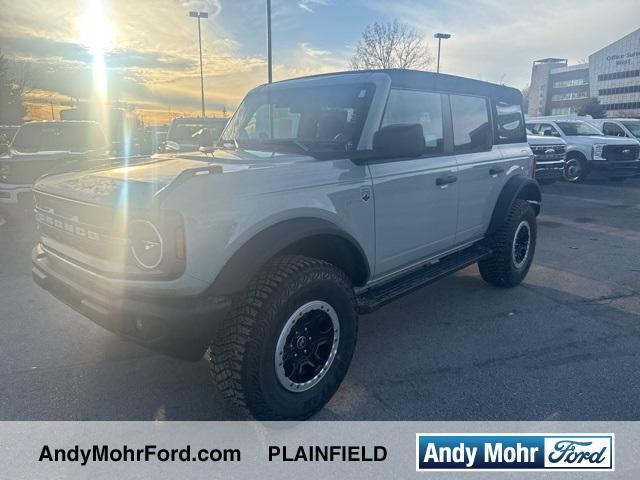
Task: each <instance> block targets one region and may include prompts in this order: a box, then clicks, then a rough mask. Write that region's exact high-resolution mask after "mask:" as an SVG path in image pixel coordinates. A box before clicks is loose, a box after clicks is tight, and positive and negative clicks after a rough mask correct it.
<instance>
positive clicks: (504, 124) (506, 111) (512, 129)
mask: <svg viewBox="0 0 640 480" xmlns="http://www.w3.org/2000/svg"><path fill="white" fill-rule="evenodd" d="M496 114H497V118H496V143H520V142H526V141H527V140H526V136H525V131H524V117H523V115H522V107H521V106H520V105H519V104H518V105H514V104H510V103H507V102H502V101H497V102H496Z"/></svg>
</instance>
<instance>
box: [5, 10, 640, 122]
mask: <svg viewBox="0 0 640 480" xmlns="http://www.w3.org/2000/svg"><path fill="white" fill-rule="evenodd" d="M265 3H266V2H265V0H38V1H36V0H20V1H19V2H17V1H15V0H0V12H2V14H1V15H0V49H1V50H2V52H3V53H4V54H5V56H6V57H7V58H9V59H10V60H11V64H12V68H13V69H14V71H15V73H16V75H18V76H21V77H24V78H25V79H26V80H27V85H28V87H29V94H28V101H29V104H30V109H29V116H30V117H31V118H50V115H51V113H50V110H51V107H50V103H51V104H53V108H54V115H57V112H58V111H59V110H60V109H61V108H66V107H63V106H62V105H61V103H63V102H66V101H68V100H69V97H78V98H81V99H89V98H94V97H95V96H96V94H97V93H96V92H98V91H100V92H102V93H101V95H102V97H100V98H104V95H105V93H104V92H108V96H109V98H110V99H112V100H115V99H117V100H120V101H122V102H127V103H130V104H133V105H135V107H136V110H137V111H138V112H139V113H140V114H142V115H143V118H146V120H147V123H162V122H164V121H166V120H167V119H168V118H169V117H170V116H171V115H176V114H188V113H197V112H199V108H200V76H199V75H200V71H199V63H198V37H197V25H196V20H195V19H193V18H190V17H189V16H188V12H189V11H190V10H201V11H207V12H209V18H208V19H206V20H202V43H203V64H204V75H205V95H206V106H207V113H208V114H211V115H220V112H221V111H222V110H223V109H224V108H226V110H228V111H229V112H232V111H233V110H234V109H235V108H236V107H237V105H238V104H239V103H240V101H241V100H242V98H243V96H244V95H245V93H246V92H247V91H248V90H250V89H251V88H253V87H255V86H257V85H259V84H262V83H264V82H265V81H266V79H267V71H266V70H267V69H266V27H265ZM272 15H273V58H274V79H275V80H281V79H285V78H291V77H297V76H302V75H309V74H314V73H321V72H330V71H339V70H345V69H347V68H348V65H349V59H350V57H351V56H352V55H353V53H354V51H355V47H356V45H357V42H358V39H359V37H360V35H361V34H362V31H363V30H364V28H365V27H366V25H367V24H370V23H372V22H375V21H392V20H394V19H398V20H399V21H401V22H406V23H408V24H410V26H412V27H413V28H415V29H416V30H417V31H418V32H419V33H420V34H422V35H424V37H425V40H426V41H427V42H428V45H429V48H430V50H431V53H432V55H433V56H435V54H436V50H437V44H436V42H435V40H434V39H433V34H434V33H435V32H448V33H451V34H452V37H451V39H450V40H446V41H445V42H444V43H443V48H442V56H441V71H444V72H446V73H452V74H456V75H462V76H466V77H472V78H478V79H481V80H486V81H491V82H497V83H505V84H507V85H511V86H515V87H517V88H522V87H524V86H526V85H527V84H528V83H529V78H530V74H531V62H532V61H533V60H535V59H539V58H545V57H561V58H567V59H569V61H570V62H571V63H577V62H580V61H585V60H586V59H587V58H588V56H589V54H590V53H593V52H595V51H596V50H598V49H600V48H602V47H604V46H606V45H608V44H609V43H611V42H613V41H615V40H617V39H618V38H620V37H622V36H624V35H626V34H627V33H629V32H631V31H633V30H635V29H636V28H638V26H639V25H640V10H638V0H615V1H611V2H606V1H603V0H596V1H592V0H564V1H563V0H536V1H531V0H529V1H526V2H525V1H519V0H512V1H506V0H449V1H444V0H394V1H389V0H387V1H384V0H343V1H339V0H272ZM96 72H101V73H100V74H99V75H97V74H96Z"/></svg>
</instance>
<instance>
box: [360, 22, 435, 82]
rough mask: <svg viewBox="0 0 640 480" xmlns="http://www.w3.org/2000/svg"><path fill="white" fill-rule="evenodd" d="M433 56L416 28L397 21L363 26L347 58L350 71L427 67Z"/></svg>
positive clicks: (421, 68)
mask: <svg viewBox="0 0 640 480" xmlns="http://www.w3.org/2000/svg"><path fill="white" fill-rule="evenodd" d="M432 65H433V57H432V56H431V53H430V52H429V48H428V47H427V44H426V41H425V39H424V37H422V36H421V35H420V34H419V33H418V32H417V31H416V30H414V29H413V28H411V27H410V26H409V25H408V24H406V23H400V22H398V20H394V21H393V22H385V23H378V22H375V23H372V24H370V25H367V27H366V28H365V29H364V32H363V33H362V37H361V38H360V40H359V41H358V46H357V47H356V53H355V54H354V55H353V57H352V58H351V68H352V69H353V70H368V69H376V68H413V69H417V70H427V69H429V68H430V67H431V66H432Z"/></svg>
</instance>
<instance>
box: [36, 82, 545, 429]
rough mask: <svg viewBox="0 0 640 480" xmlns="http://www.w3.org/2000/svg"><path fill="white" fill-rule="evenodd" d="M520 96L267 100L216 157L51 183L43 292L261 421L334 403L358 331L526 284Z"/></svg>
mask: <svg viewBox="0 0 640 480" xmlns="http://www.w3.org/2000/svg"><path fill="white" fill-rule="evenodd" d="M521 100H522V99H521V94H520V92H519V91H518V90H515V89H512V88H507V87H504V86H500V85H494V84H490V83H485V82H480V81H475V80H469V79H465V78H460V77H454V76H449V75H442V74H440V75H438V74H434V73H425V72H417V71H407V70H380V71H364V72H348V73H337V74H327V75H319V76H314V77H306V78H299V79H293V80H287V81H283V82H277V83H273V84H269V85H263V86H260V87H258V88H255V89H254V90H252V91H251V92H249V94H248V95H247V96H246V98H245V99H244V101H243V102H242V104H241V105H240V106H239V108H238V110H237V111H236V113H235V115H234V116H233V118H232V119H231V121H230V122H229V124H228V125H227V127H226V128H225V130H224V132H223V133H222V136H221V138H220V140H218V142H217V143H216V144H215V145H213V144H210V143H209V140H208V139H210V138H211V135H206V132H203V133H202V136H201V137H202V138H201V146H200V148H199V150H198V151H193V152H180V153H175V154H168V155H159V156H154V157H153V158H150V159H149V161H148V162H146V163H142V164H140V163H137V164H135V165H131V166H124V167H119V168H110V169H101V170H92V171H79V172H69V173H64V174H58V175H51V176H48V177H44V178H42V179H40V180H39V181H38V182H37V183H36V185H35V187H34V194H35V201H36V204H35V215H36V220H37V224H38V228H39V231H40V242H39V244H38V245H37V246H36V247H35V249H34V250H33V277H34V279H35V281H36V282H37V283H38V284H39V285H41V286H42V287H43V288H45V289H47V290H49V291H50V292H51V293H52V294H53V295H55V296H56V297H57V298H59V299H60V300H62V301H63V302H65V303H67V304H68V305H70V306H71V307H73V308H75V309H76V310H78V311H79V312H81V313H82V314H83V315H85V316H86V317H88V318H90V319H91V320H93V321H95V322H96V323H98V324H100V325H103V326H104V327H105V328H107V329H109V330H111V331H113V332H116V333H118V334H119V335H121V336H123V337H126V338H128V339H132V340H134V341H135V342H137V343H140V344H142V345H146V346H148V347H150V348H152V349H156V350H159V351H162V352H164V353H168V354H171V355H174V356H177V357H181V358H186V359H191V360H199V359H201V358H202V356H203V354H204V353H205V351H208V355H207V358H208V360H209V361H210V364H211V373H212V376H213V379H214V381H215V383H216V384H217V385H218V387H219V388H220V390H221V391H222V392H223V393H224V395H225V396H226V397H228V398H229V399H230V400H232V401H233V403H234V404H235V405H237V406H239V407H241V408H242V409H243V410H244V411H246V412H248V413H250V414H251V415H252V416H253V417H254V418H258V419H304V418H308V417H309V416H311V415H313V414H314V413H315V412H317V411H318V410H319V409H321V408H322V406H323V405H324V404H325V403H326V402H327V401H328V400H329V399H330V398H331V397H332V395H333V394H334V393H335V392H336V390H337V389H338V387H339V385H340V383H341V381H342V380H343V378H344V376H345V374H346V372H347V369H348V367H349V363H350V361H351V357H352V355H353V351H354V347H355V344H356V335H357V330H358V315H359V314H365V313H369V312H372V311H373V310H375V309H377V308H378V307H380V306H382V305H384V304H385V303H387V302H389V301H391V300H394V299H396V298H398V297H400V296H402V295H404V294H406V293H408V292H411V291H413V290H415V289H417V288H419V287H422V286H424V285H426V284H428V283H430V282H432V281H434V280H437V279H439V278H442V277H444V276H445V275H448V274H451V273H453V272H455V271H457V270H459V269H461V268H464V267H467V266H469V265H472V264H474V263H476V262H477V263H478V264H479V268H480V273H481V275H482V277H483V278H484V279H485V280H486V281H487V282H489V283H491V284H493V285H496V286H499V287H513V286H515V285H518V284H519V283H520V282H521V281H522V280H523V278H524V277H525V276H526V274H527V272H528V270H529V267H530V265H531V261H532V259H533V255H534V251H535V247H536V215H537V214H538V212H539V210H540V189H539V187H538V184H537V183H536V181H535V180H534V179H532V163H533V155H532V152H531V150H530V148H529V146H528V145H527V139H526V132H525V125H524V117H523V114H522V110H521V103H522V102H521Z"/></svg>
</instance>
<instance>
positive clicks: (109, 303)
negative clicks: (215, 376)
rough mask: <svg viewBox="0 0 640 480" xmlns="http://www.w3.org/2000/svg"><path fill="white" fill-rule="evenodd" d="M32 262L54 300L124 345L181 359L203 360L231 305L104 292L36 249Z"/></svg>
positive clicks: (209, 300)
mask: <svg viewBox="0 0 640 480" xmlns="http://www.w3.org/2000/svg"><path fill="white" fill-rule="evenodd" d="M32 262H33V268H32V276H33V279H34V280H35V282H36V283H37V284H38V285H39V286H40V287H42V288H43V289H45V290H47V291H48V292H50V293H51V294H52V295H53V296H54V297H56V298H57V299H58V300H60V301H62V302H63V303H65V304H67V305H68V306H70V307H71V308H73V309H74V310H76V311H78V312H79V313H81V314H82V315H84V316H85V317H87V318H88V319H90V320H92V321H93V322H95V323H97V324H98V325H100V326H102V327H104V328H106V329H107V330H109V331H111V332H113V333H116V334H118V335H120V336H121V337H123V338H125V339H127V340H131V341H133V342H135V343H137V344H139V345H142V346H145V347H147V348H150V349H152V350H155V351H158V352H161V353H164V354H167V355H170V356H172V357H177V358H181V359H184V360H191V361H197V360H199V359H201V358H202V356H203V354H204V352H205V350H206V348H207V347H208V345H209V343H210V341H211V340H212V338H213V337H214V335H215V334H216V331H217V328H218V326H219V325H220V324H221V322H222V320H223V319H224V317H225V315H226V314H227V312H228V310H229V307H230V306H231V300H230V298H228V297H219V296H216V297H213V296H209V295H207V294H206V293H205V294H202V295H199V296H197V297H193V296H191V297H179V298H171V299H167V298H164V297H159V296H143V295H136V296H130V295H128V294H127V293H126V292H119V293H114V292H112V291H111V292H107V291H105V290H104V288H101V286H100V285H99V282H96V281H95V279H93V278H92V277H91V276H89V275H86V274H85V273H83V272H84V269H83V268H82V267H79V266H77V265H75V264H72V263H71V262H69V261H67V260H65V259H63V258H60V257H56V256H55V255H52V254H51V253H49V252H45V250H44V249H43V248H42V247H41V246H40V245H38V246H36V247H35V248H34V249H33V252H32Z"/></svg>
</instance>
